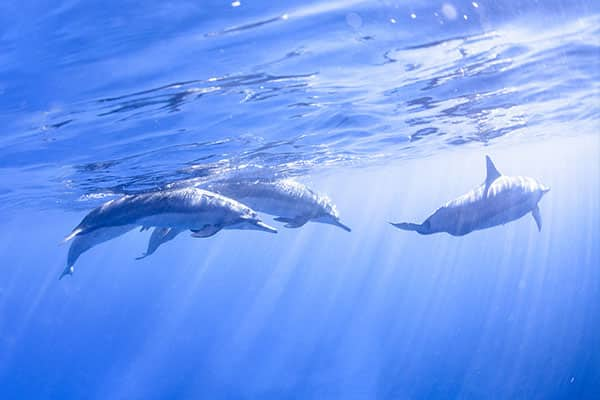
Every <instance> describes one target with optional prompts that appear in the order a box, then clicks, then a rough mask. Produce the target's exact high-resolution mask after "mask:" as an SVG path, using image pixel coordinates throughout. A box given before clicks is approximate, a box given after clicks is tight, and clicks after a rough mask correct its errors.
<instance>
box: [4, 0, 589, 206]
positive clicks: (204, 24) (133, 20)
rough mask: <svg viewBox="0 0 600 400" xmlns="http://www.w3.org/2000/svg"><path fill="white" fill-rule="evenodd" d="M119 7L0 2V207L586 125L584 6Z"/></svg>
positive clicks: (301, 169)
mask: <svg viewBox="0 0 600 400" xmlns="http://www.w3.org/2000/svg"><path fill="white" fill-rule="evenodd" d="M126 4H127V5H126V6H125V5H124V6H116V5H112V4H104V2H91V3H87V2H86V3H77V2H64V3H63V4H60V5H58V6H57V5H55V4H54V3H51V2H48V3H47V4H44V3H42V2H40V3H37V4H34V5H31V9H28V8H27V7H25V8H23V9H21V8H20V7H19V6H18V4H17V3H14V4H10V3H9V4H5V5H4V6H2V8H3V10H4V12H3V28H2V36H1V37H0V40H1V41H0V45H1V46H2V49H3V51H2V60H3V62H2V66H1V67H0V93H1V94H2V97H1V98H0V101H1V103H0V104H1V105H2V109H1V114H0V118H1V121H2V126H3V127H2V130H3V132H4V133H3V135H2V150H1V151H0V167H1V168H2V170H1V172H0V173H2V175H3V176H4V178H3V183H2V187H1V188H0V190H1V193H2V200H3V208H5V207H10V206H11V205H14V204H18V205H33V206H36V207H47V206H49V205H50V204H52V205H51V206H52V207H53V206H54V205H55V204H56V203H57V202H58V203H60V204H61V205H62V206H66V207H73V206H77V205H76V204H75V202H76V201H77V199H80V198H81V196H86V195H99V194H109V193H123V192H133V191H139V190H146V189H154V188H158V187H162V186H164V185H165V184H167V183H170V182H172V181H175V180H182V179H190V178H201V179H211V178H213V177H215V176H217V175H219V176H223V174H236V173H239V172H241V171H242V170H244V169H246V170H247V169H256V168H259V169H261V171H263V172H264V173H266V174H269V175H274V174H275V175H292V176H293V175H303V174H307V173H311V172H313V171H315V170H323V169H327V168H331V167H336V166H361V165H365V164H370V163H385V162H386V161H387V160H390V159H396V158H412V157H420V156H424V155H428V154H434V153H436V152H438V151H443V150H444V149H447V148H452V147H457V146H463V147H464V146H485V145H491V144H496V143H498V144H500V143H503V144H504V143H520V142H523V141H534V140H547V139H549V138H552V137H556V136H570V135H572V134H573V132H577V133H590V134H595V133H596V132H595V131H596V130H597V127H598V113H597V108H598V107H597V103H598V96H597V93H598V81H599V80H598V75H599V71H600V61H599V56H598V54H599V49H598V33H599V26H600V23H599V19H598V18H600V17H598V15H597V14H596V13H595V10H596V7H595V3H594V2H590V3H586V2H580V3H576V4H571V3H560V2H556V3H554V2H548V4H546V5H541V4H540V5H532V4H529V5H526V4H523V5H514V4H513V3H512V2H506V3H502V2H500V3H498V2H493V3H489V4H486V2H481V4H479V3H476V2H473V3H471V2H464V3H456V4H455V3H451V2H449V3H444V4H443V5H442V6H440V5H438V4H435V5H434V4H429V3H428V2H415V3H412V4H406V3H403V2H362V1H351V2H337V3H336V2H324V3H304V2H301V3H298V4H293V3H289V4H259V3H256V2H253V3H251V4H246V3H245V2H244V4H240V5H239V6H232V5H231V4H229V3H227V2H211V3H206V2H203V4H195V3H194V2H187V3H183V4H178V3H176V2H175V3H171V2H169V3H165V4H159V5H150V4H148V5H137V4H136V5H135V6H134V5H133V3H131V4H129V3H126ZM234 4H237V3H234ZM32 15H33V17H32ZM252 173H253V174H255V173H256V172H252ZM15 174H18V176H19V179H18V181H19V183H16V184H15V182H13V181H12V180H10V179H8V177H12V176H15Z"/></svg>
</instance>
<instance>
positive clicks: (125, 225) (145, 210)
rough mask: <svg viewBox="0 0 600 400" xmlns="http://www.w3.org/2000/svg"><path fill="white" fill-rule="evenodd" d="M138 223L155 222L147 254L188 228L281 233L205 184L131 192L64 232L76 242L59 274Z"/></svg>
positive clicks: (206, 232)
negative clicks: (207, 188)
mask: <svg viewBox="0 0 600 400" xmlns="http://www.w3.org/2000/svg"><path fill="white" fill-rule="evenodd" d="M140 225H141V226H142V230H143V229H146V228H148V227H155V231H154V232H153V234H152V236H151V238H150V243H149V245H148V251H147V252H146V255H149V254H152V252H154V251H155V250H156V248H157V247H158V246H159V245H160V244H161V243H164V242H165V241H167V240H171V239H173V238H174V237H175V236H176V235H177V234H178V233H180V232H182V231H185V230H188V229H189V230H191V231H192V232H193V233H192V236H193V237H208V236H212V235H214V234H216V233H217V232H219V231H220V230H221V229H254V230H260V231H266V232H271V233H277V229H275V228H273V227H271V226H269V225H267V224H265V223H264V222H262V221H261V219H260V218H259V217H258V214H257V213H256V211H254V210H252V209H251V208H249V207H248V206H246V205H244V204H242V203H240V202H238V201H236V200H233V199H230V198H227V197H225V196H222V195H220V194H217V193H212V192H209V191H207V190H203V189H199V188H183V189H174V190H164V191H158V192H149V193H142V194H136V195H127V196H123V197H121V198H119V199H114V200H110V201H108V202H106V203H104V204H103V205H101V206H99V207H97V208H95V209H94V210H92V211H91V212H90V213H89V214H88V215H86V216H85V217H84V218H83V220H82V221H81V223H80V224H79V225H77V226H76V227H75V229H73V231H72V232H71V233H70V234H69V235H68V236H67V237H66V238H65V242H68V241H71V240H72V243H71V247H70V249H69V255H68V257H67V266H66V268H65V270H64V271H63V273H62V274H61V276H60V278H62V277H64V276H65V275H71V274H72V273H73V270H74V269H73V265H74V264H75V261H76V260H77V259H78V258H79V256H80V255H81V254H83V253H84V252H85V251H87V250H89V249H90V248H92V247H94V246H95V245H97V244H100V243H102V242H105V241H107V240H110V239H114V238H116V237H118V236H121V235H123V234H125V233H127V232H129V231H130V230H132V229H134V228H136V227H138V226H140ZM153 241H154V242H153ZM156 243H158V244H156ZM148 253H149V254H148Z"/></svg>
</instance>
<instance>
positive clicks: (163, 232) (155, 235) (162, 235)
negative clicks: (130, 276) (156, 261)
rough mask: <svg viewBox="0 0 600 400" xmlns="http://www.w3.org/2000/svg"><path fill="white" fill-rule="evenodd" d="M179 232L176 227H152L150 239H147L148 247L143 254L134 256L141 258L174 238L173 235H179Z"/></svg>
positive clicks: (137, 258)
mask: <svg viewBox="0 0 600 400" xmlns="http://www.w3.org/2000/svg"><path fill="white" fill-rule="evenodd" d="M148 229H149V228H148ZM180 232H181V231H180V230H179V229H176V228H158V227H157V228H154V230H153V231H152V235H150V240H148V249H147V250H146V252H145V253H144V254H142V255H141V256H139V257H136V260H141V259H143V258H146V257H148V256H149V255H151V254H153V253H154V252H155V251H156V250H157V249H158V248H159V247H160V246H161V245H162V244H164V243H166V242H168V241H170V240H173V239H175V236H177V235H179V233H180Z"/></svg>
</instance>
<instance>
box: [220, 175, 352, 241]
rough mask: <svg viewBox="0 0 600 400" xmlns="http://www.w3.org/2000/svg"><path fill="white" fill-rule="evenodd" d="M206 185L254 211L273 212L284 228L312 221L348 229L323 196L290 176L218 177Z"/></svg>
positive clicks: (296, 226)
mask: <svg viewBox="0 0 600 400" xmlns="http://www.w3.org/2000/svg"><path fill="white" fill-rule="evenodd" d="M208 188H209V190H211V191H213V192H217V193H220V194H222V195H224V196H227V197H231V198H233V199H236V200H238V201H241V202H242V203H244V204H247V205H248V206H249V207H252V209H254V210H256V211H260V212H264V213H266V214H270V215H274V216H276V217H277V218H275V221H279V222H285V225H284V226H285V227H286V228H299V227H301V226H303V225H304V224H306V223H307V222H308V221H313V222H322V223H325V224H331V225H335V226H337V227H339V228H342V229H343V230H345V231H347V232H350V231H351V229H350V228H349V227H348V226H346V225H344V224H343V223H341V222H340V216H339V214H338V212H337V209H336V207H335V205H334V204H333V203H332V202H331V200H330V199H329V198H328V197H327V196H323V195H321V194H319V193H316V192H314V191H313V190H311V189H309V188H308V187H307V186H305V185H303V184H301V183H298V182H296V181H293V180H290V179H284V180H240V181H221V182H215V183H212V184H210V185H208Z"/></svg>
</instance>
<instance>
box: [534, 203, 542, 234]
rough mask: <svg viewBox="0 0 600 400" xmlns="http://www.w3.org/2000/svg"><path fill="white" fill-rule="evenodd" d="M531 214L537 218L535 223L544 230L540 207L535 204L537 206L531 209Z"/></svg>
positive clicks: (539, 228)
mask: <svg viewBox="0 0 600 400" xmlns="http://www.w3.org/2000/svg"><path fill="white" fill-rule="evenodd" d="M531 215H532V216H533V219H534V220H535V223H536V225H537V227H538V231H539V232H541V231H542V216H541V214H540V208H539V207H538V206H535V208H534V209H533V210H531Z"/></svg>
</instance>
